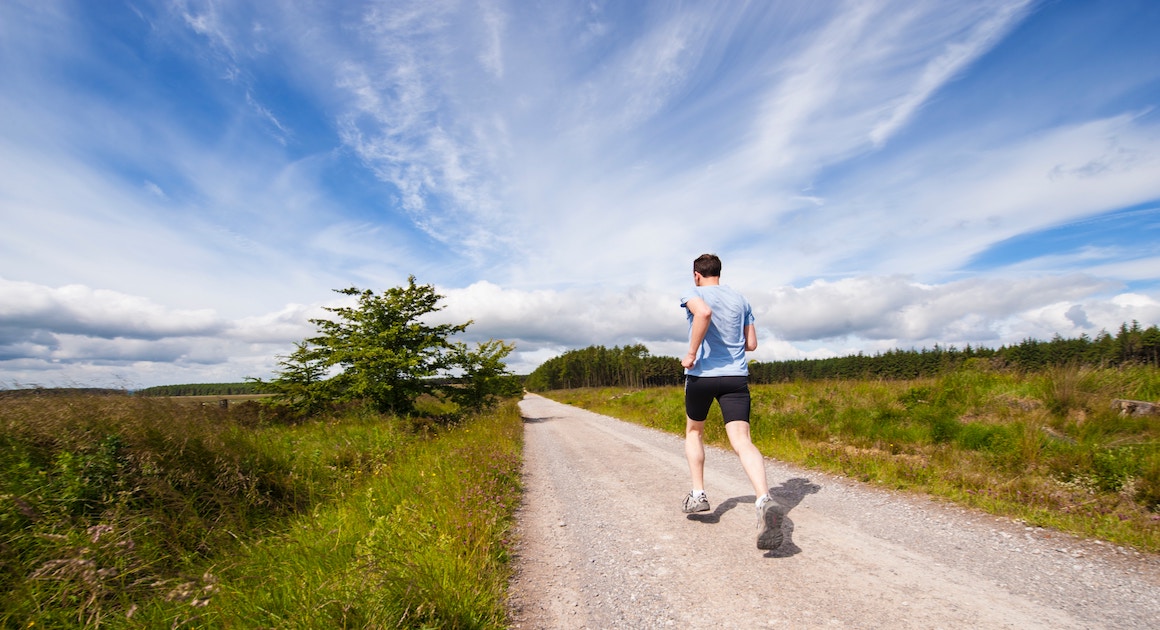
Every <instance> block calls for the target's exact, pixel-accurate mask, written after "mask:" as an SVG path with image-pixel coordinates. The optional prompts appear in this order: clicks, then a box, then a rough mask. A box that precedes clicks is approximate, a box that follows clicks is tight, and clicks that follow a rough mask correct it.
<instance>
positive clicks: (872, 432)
mask: <svg viewBox="0 0 1160 630" xmlns="http://www.w3.org/2000/svg"><path fill="white" fill-rule="evenodd" d="M751 391H752V395H753V429H752V432H753V437H754V441H755V443H757V445H758V446H759V447H760V448H761V450H762V452H763V453H765V454H766V455H767V456H770V457H774V458H777V459H781V460H784V461H787V462H792V463H795V464H799V465H803V466H807V467H811V468H815V469H819V470H824V471H827V472H830V473H836V474H840V475H845V476H849V477H852V478H854V479H858V480H860V481H864V482H868V483H875V484H881V485H883V486H886V487H890V488H895V489H899V490H908V491H916V492H924V493H928V494H930V495H933V496H936V497H942V498H945V499H949V500H952V501H956V502H959V503H962V504H965V505H969V506H972V507H976V508H980V509H982V510H985V511H987V512H990V513H993V514H997V515H1003V516H1009V517H1012V518H1016V519H1020V520H1023V521H1025V522H1027V523H1029V524H1033V525H1040V526H1044V527H1051V528H1055V529H1059V530H1062V531H1067V532H1071V533H1075V534H1079V535H1083V536H1091V537H1095V538H1100V539H1104V540H1107V541H1110V542H1114V543H1117V544H1122V545H1127V546H1131V547H1135V548H1137V549H1140V550H1146V551H1151V552H1157V551H1160V418H1158V417H1156V416H1151V417H1129V416H1121V415H1120V414H1119V413H1118V411H1116V410H1114V409H1112V407H1111V400H1112V399H1114V398H1128V399H1140V400H1157V399H1158V398H1160V372H1158V371H1157V370H1155V369H1146V368H1130V369H1121V370H1096V369H1087V368H1059V369H1053V370H1049V371H1047V372H1043V373H1039V374H1029V375H1020V374H1013V373H1001V372H993V371H989V370H986V369H979V368H978V367H974V366H971V367H968V368H966V369H963V370H960V371H957V372H954V373H951V374H947V375H945V376H943V377H941V378H937V379H923V380H914V381H828V382H801V383H787V384H779V385H760V386H754V387H752V388H751ZM548 395H550V396H552V397H553V398H555V399H557V400H560V401H561V402H567V403H570V404H575V405H578V406H582V407H585V408H588V409H592V410H594V411H599V412H601V413H607V414H609V415H613V416H616V417H619V418H623V419H626V420H630V421H633V422H637V423H640V424H644V425H647V426H652V427H656V428H659V429H662V430H666V431H670V432H673V433H676V434H678V435H683V433H684V422H685V421H684V407H683V395H682V391H681V389H679V388H658V389H647V390H637V391H632V390H624V389H619V390H614V389H590V390H567V391H558V392H549V393H548ZM718 413H719V412H718V411H717V408H716V406H714V411H713V414H714V417H716V418H718V419H719V417H720V416H719V415H718ZM706 437H707V439H708V440H709V441H711V442H713V443H716V444H719V445H726V444H727V442H726V437H725V435H724V430H723V428H722V426H721V424H720V422H716V423H714V422H710V423H709V424H708V425H707V427H706Z"/></svg>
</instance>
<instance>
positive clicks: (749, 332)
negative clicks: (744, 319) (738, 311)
mask: <svg viewBox="0 0 1160 630" xmlns="http://www.w3.org/2000/svg"><path fill="white" fill-rule="evenodd" d="M756 349H757V326H754V325H753V324H750V325H748V326H746V327H745V351H746V352H753V351H754V350H756Z"/></svg>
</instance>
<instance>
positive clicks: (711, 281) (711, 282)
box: [697, 276, 721, 287]
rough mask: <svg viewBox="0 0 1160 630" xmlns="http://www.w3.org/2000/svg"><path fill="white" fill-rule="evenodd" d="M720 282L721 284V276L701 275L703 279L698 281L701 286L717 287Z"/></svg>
mask: <svg viewBox="0 0 1160 630" xmlns="http://www.w3.org/2000/svg"><path fill="white" fill-rule="evenodd" d="M719 284H721V276H713V277H711V278H706V277H705V276H701V281H700V282H698V283H697V286H699V287H715V286H717V285H719Z"/></svg>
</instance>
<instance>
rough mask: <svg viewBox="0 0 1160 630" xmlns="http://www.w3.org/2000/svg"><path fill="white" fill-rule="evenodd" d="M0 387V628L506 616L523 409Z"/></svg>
mask: <svg viewBox="0 0 1160 630" xmlns="http://www.w3.org/2000/svg"><path fill="white" fill-rule="evenodd" d="M265 413H266V411H265V410H264V409H263V408H262V407H259V406H257V405H253V406H242V405H236V406H231V409H229V410H223V409H220V408H218V407H216V406H208V407H202V406H196V405H189V404H178V403H174V402H169V401H165V400H157V399H139V398H130V397H91V396H90V397H86V396H76V397H65V398H60V397H53V398H52V399H48V398H43V399H38V398H35V397H27V398H21V399H4V400H0V429H2V433H0V567H2V568H0V625H2V626H3V627H97V626H102V627H150V628H151V627H185V626H195V627H203V628H214V627H221V628H240V627H246V628H249V627H279V628H288V627H290V628H317V627H327V628H330V627H335V628H341V627H347V628H355V627H357V628H363V627H398V626H403V627H424V626H429V627H447V628H500V627H503V626H504V617H503V607H502V602H503V594H504V589H505V588H506V581H507V576H508V568H507V564H508V556H507V540H506V537H507V535H508V531H509V529H510V526H511V520H512V515H513V513H514V509H515V504H516V501H517V499H518V491H519V488H518V467H519V457H520V446H521V438H522V423H521V420H520V417H519V413H518V409H517V408H516V407H515V404H514V402H509V403H508V404H506V405H504V406H502V407H501V408H499V409H498V410H496V411H494V412H491V413H488V414H486V415H482V416H479V417H475V418H468V419H467V420H465V421H464V422H463V423H462V424H458V425H456V426H453V427H449V426H445V423H442V422H439V421H434V420H429V419H426V420H425V419H422V418H420V419H407V420H404V419H399V418H394V417H389V416H380V415H378V414H374V413H370V412H367V411H365V410H362V409H350V410H348V411H347V412H344V413H342V414H338V415H335V416H332V417H328V418H326V419H324V420H320V421H313V422H304V423H297V424H286V423H283V422H274V421H272V419H271V418H266V417H264V415H263V414H265Z"/></svg>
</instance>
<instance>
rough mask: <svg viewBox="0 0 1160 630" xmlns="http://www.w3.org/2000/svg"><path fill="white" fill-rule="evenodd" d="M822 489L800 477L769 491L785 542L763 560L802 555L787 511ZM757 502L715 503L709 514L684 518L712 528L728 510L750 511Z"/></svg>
mask: <svg viewBox="0 0 1160 630" xmlns="http://www.w3.org/2000/svg"><path fill="white" fill-rule="evenodd" d="M821 489H822V487H821V486H819V485H818V484H816V483H813V482H811V481H810V480H809V479H805V478H802V477H795V478H793V479H788V480H786V481H785V482H783V483H782V484H781V485H780V486H778V487H776V488H770V489H769V496H770V498H772V499H773V502H774V503H775V504H777V507H776V508H775V509H776V510H777V513H778V514H779V515H780V516H781V531H782V535H783V536H784V539H783V542H782V543H781V546H780V547H778V548H777V549H772V550H770V551H768V552H766V554H765V557H766V558H788V557H790V556H793V555H797V554H799V553H801V551H802V550H801V548H800V547H798V546H797V545H795V544H794V542H793V529H794V526H793V521H791V520H790V519H789V511H790V510H792V509H793V508H795V507H797V505H798V504H799V503H801V502H802V499H804V498H805V497H806V495H807V494H815V493H817V492H818V491H819V490H821ZM756 500H757V497H755V496H753V495H752V494H750V495H746V496H741V497H732V498H729V499H726V500H724V501H722V502H721V503H718V504H717V509H715V510H713V511H712V512H709V513H701V514H689V515H688V516H687V518H688V519H689V520H690V521H697V522H698V523H707V524H710V525H715V524H717V523H720V522H721V516H722V515H723V514H725V513H726V512H728V511H729V510H732V509H733V508H735V507H737V506H738V505H745V506H747V507H752V506H753V502H754V501H756Z"/></svg>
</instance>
